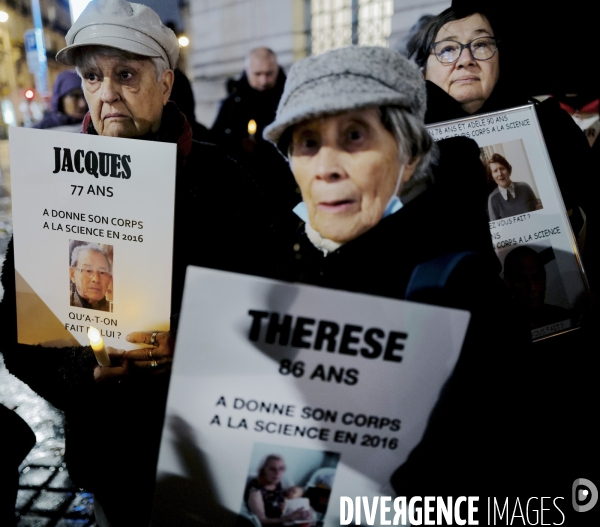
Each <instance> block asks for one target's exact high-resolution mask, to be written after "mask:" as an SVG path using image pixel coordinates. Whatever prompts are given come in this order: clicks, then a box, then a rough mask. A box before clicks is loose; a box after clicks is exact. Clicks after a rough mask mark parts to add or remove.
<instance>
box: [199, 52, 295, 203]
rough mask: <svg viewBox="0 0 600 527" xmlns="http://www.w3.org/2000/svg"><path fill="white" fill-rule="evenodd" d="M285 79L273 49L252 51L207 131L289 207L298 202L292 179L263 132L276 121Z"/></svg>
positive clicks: (268, 192) (230, 81)
mask: <svg viewBox="0 0 600 527" xmlns="http://www.w3.org/2000/svg"><path fill="white" fill-rule="evenodd" d="M284 84H285V73H284V72H283V70H282V69H281V67H280V66H279V64H278V63H277V57H276V56H275V53H274V52H273V50H271V49H269V48H266V47H259V48H255V49H253V50H251V51H250V52H249V53H248V55H246V58H245V61H244V71H243V73H242V75H241V77H240V78H239V79H237V80H234V79H231V80H229V81H228V82H227V92H228V93H229V95H228V96H227V97H226V98H225V99H223V101H221V107H220V109H219V113H218V115H217V118H216V119H215V122H214V124H213V127H212V130H211V132H212V133H213V140H214V141H215V142H216V143H217V144H219V145H221V146H222V147H224V148H225V150H226V151H227V153H228V154H229V155H231V156H232V157H234V158H235V159H237V160H238V161H239V162H240V163H241V164H242V166H243V167H244V168H245V169H246V170H247V171H248V172H249V173H250V174H251V175H253V176H254V178H255V180H257V181H259V182H260V184H261V187H262V188H263V189H264V190H265V192H266V193H267V194H269V195H270V197H271V198H272V201H273V202H276V203H277V204H278V205H280V206H282V207H285V208H289V209H291V208H292V207H293V206H294V205H295V204H296V203H297V202H298V201H299V194H298V193H297V192H296V184H295V182H294V178H293V176H292V174H291V172H290V170H289V166H288V164H287V162H286V161H285V160H284V159H283V157H282V156H281V155H280V154H279V153H278V152H277V149H276V148H275V147H274V146H273V145H272V144H271V143H269V142H268V141H265V140H264V139H263V137H262V133H263V130H264V129H265V127H266V126H267V125H268V124H270V123H272V122H273V121H274V120H275V113H276V112H277V105H278V104H279V99H281V95H282V93H283V86H284Z"/></svg>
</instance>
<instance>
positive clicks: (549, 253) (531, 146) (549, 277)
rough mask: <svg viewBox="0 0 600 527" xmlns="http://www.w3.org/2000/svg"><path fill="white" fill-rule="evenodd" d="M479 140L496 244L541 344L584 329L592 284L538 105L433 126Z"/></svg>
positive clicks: (434, 131)
mask: <svg viewBox="0 0 600 527" xmlns="http://www.w3.org/2000/svg"><path fill="white" fill-rule="evenodd" d="M427 129H428V131H429V133H430V134H431V136H432V137H433V139H434V140H436V141H438V140H440V139H445V138H447V137H454V136H461V135H462V136H466V137H470V138H471V139H474V140H475V141H476V142H477V144H478V145H479V147H480V150H481V160H482V162H483V164H484V166H486V171H487V178H488V190H489V196H488V199H487V210H488V215H489V219H490V235H491V237H492V243H493V244H494V247H495V249H496V253H497V254H498V258H499V259H500V261H501V262H502V264H503V277H504V281H505V282H506V284H507V286H508V288H509V289H510V291H511V293H512V295H513V297H514V298H515V300H516V301H517V302H518V303H519V304H520V306H521V308H522V309H523V310H524V311H526V312H527V313H528V314H529V320H530V325H531V335H532V338H533V339H534V340H536V339H540V338H544V337H547V336H550V335H554V334H558V333H561V332H563V331H566V330H568V329H570V328H573V327H575V326H577V325H578V324H579V323H580V320H581V315H582V310H583V308H584V306H585V304H586V300H587V294H586V293H587V282H586V279H585V274H584V272H583V268H582V266H581V263H580V256H579V252H578V249H577V243H576V241H575V237H574V236H573V231H572V230H571V225H570V223H569V218H568V216H567V212H566V211H565V206H564V203H563V200H562V196H561V194H560V190H559V188H558V184H557V183H556V177H555V175H554V171H553V168H552V164H551V163H550V158H549V156H548V151H547V149H546V145H545V143H544V140H543V138H542V133H541V130H540V126H539V123H538V120H537V116H536V113H535V110H534V107H533V105H529V106H523V107H519V108H514V109H511V110H506V111H504V112H496V113H491V114H485V115H478V116H475V117H470V118H467V119H461V120H456V121H448V122H444V123H437V124H432V125H430V126H428V127H427Z"/></svg>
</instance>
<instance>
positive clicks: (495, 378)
mask: <svg viewBox="0 0 600 527" xmlns="http://www.w3.org/2000/svg"><path fill="white" fill-rule="evenodd" d="M425 98H426V96H425V82H424V80H423V78H422V75H421V73H420V71H419V69H418V68H417V66H416V65H415V64H414V63H412V62H409V61H408V60H407V59H405V58H404V57H402V56H401V55H400V54H398V53H396V52H394V51H392V50H390V49H386V48H378V47H348V48H342V49H337V50H333V51H329V52H326V53H324V54H322V55H318V56H314V57H309V58H307V59H304V60H302V61H300V62H298V63H296V64H294V66H293V67H292V68H291V70H290V72H289V74H288V78H287V82H286V86H285V89H284V93H283V96H282V98H281V101H280V104H279V108H278V111H277V117H276V119H275V121H274V122H273V123H272V124H271V125H270V126H269V127H267V129H266V130H265V136H266V137H267V138H268V139H270V140H271V141H273V142H274V143H275V144H277V146H278V147H279V149H280V151H281V152H282V153H283V154H284V155H286V156H288V158H289V160H290V164H291V168H292V172H293V174H294V177H295V178H296V181H297V183H298V185H299V187H300V190H301V191H302V198H303V202H302V203H301V204H300V205H299V206H298V207H296V209H295V211H296V213H297V214H298V215H299V216H300V218H301V219H302V220H304V226H303V228H302V229H301V231H300V232H299V233H298V235H297V238H296V240H295V243H294V245H293V250H291V251H290V255H289V256H290V257H289V268H288V270H289V275H288V276H287V278H288V279H289V280H294V281H300V282H306V283H309V284H314V285H318V286H323V287H331V288H335V289H344V290H348V291H354V292H360V293H366V294H373V295H382V296H386V297H392V298H397V299H411V300H416V301H421V302H426V303H430V304H437V305H442V306H449V307H454V308H460V309H464V310H468V311H470V312H471V322H470V325H469V329H468V333H467V337H466V340H465V343H464V345H463V350H462V353H461V358H460V359H459V363H458V365H457V368H456V370H455V374H454V375H453V376H452V377H451V379H450V380H449V382H448V384H447V386H446V387H445V389H444V392H443V397H442V398H441V399H440V403H439V408H438V410H436V411H434V413H433V415H432V417H431V419H430V426H429V427H428V429H427V431H426V434H425V437H424V440H423V442H422V443H421V445H419V446H418V447H417V448H416V449H415V450H414V451H413V453H412V455H411V456H410V458H409V462H408V463H407V464H406V465H405V467H403V468H402V469H400V471H399V473H398V478H396V479H395V480H394V484H395V485H396V490H397V491H398V493H399V494H400V495H422V496H424V495H436V494H439V493H438V492H433V491H432V487H428V486H427V485H428V483H431V484H435V488H436V490H439V489H443V492H441V494H444V493H445V492H449V493H450V494H463V492H462V491H460V490H459V489H461V488H462V487H461V485H462V484H463V483H468V482H469V481H470V479H469V478H473V477H474V478H475V479H474V480H475V481H479V480H478V479H477V476H481V474H479V473H478V470H479V469H480V468H481V466H482V465H481V456H482V455H484V451H483V450H482V449H484V448H489V446H490V445H492V444H497V443H496V441H498V440H500V439H501V438H504V436H503V433H502V432H500V431H498V430H497V422H503V419H504V418H505V417H506V416H508V415H510V411H511V405H510V404H509V399H510V398H509V397H506V394H505V390H503V389H502V387H503V386H504V383H505V382H507V381H509V382H513V374H512V372H511V371H509V369H508V368H507V367H504V366H503V364H506V362H505V361H503V360H498V357H500V356H504V355H505V354H506V351H507V350H511V352H512V353H516V351H517V350H518V349H519V346H523V347H526V346H527V345H528V341H529V338H528V335H527V332H526V331H525V328H524V327H523V330H522V331H521V332H520V333H519V332H518V331H517V328H519V327H520V326H519V323H518V322H517V321H516V320H514V309H513V310H511V306H510V300H509V298H508V295H507V294H506V293H505V292H504V291H503V286H502V283H501V281H500V279H499V277H498V271H499V267H498V261H497V259H496V257H495V256H494V255H493V254H492V247H491V243H490V238H489V228H488V226H487V219H486V217H485V212H484V211H483V210H481V214H480V215H479V216H477V215H474V216H472V217H465V215H464V214H463V215H461V212H460V210H457V209H459V207H461V206H462V205H463V204H464V201H465V200H464V199H463V200H462V201H461V200H459V201H458V202H457V201H456V200H450V199H448V194H447V193H446V192H445V191H444V188H445V187H444V185H443V184H442V183H441V182H442V181H444V180H445V181H447V180H448V179H454V180H455V181H456V182H457V184H460V182H461V181H465V179H464V174H463V172H464V171H465V167H466V166H467V159H468V156H469V155H471V154H473V155H474V158H475V164H476V165H477V166H478V168H479V170H482V167H481V163H480V162H479V160H478V155H479V152H478V148H477V146H476V145H471V141H470V140H468V139H467V140H465V139H463V138H454V139H451V140H447V141H446V142H440V145H439V148H438V145H437V144H434V143H433V141H432V139H431V137H430V136H429V134H428V132H427V131H426V130H425V127H424V124H423V118H424V114H425ZM465 141H466V143H467V144H466V145H465ZM471 146H473V148H474V150H473V149H470V147H471ZM438 150H439V151H441V156H440V160H439V162H436V163H434V162H433V160H434V159H435V158H436V156H437V154H438ZM446 153H450V154H453V156H446V155H445V154H446ZM457 154H458V155H457ZM463 154H465V155H463ZM452 157H454V158H455V159H456V160H457V161H458V162H457V163H454V164H452V163H450V162H449V161H448V158H450V159H451V158H452ZM415 182H416V183H418V184H415ZM440 185H441V186H440ZM409 186H410V192H408V191H407V189H408V187H409ZM457 221H458V224H456V223H455V222H457ZM290 249H292V247H290ZM498 312H501V313H502V314H503V326H502V327H503V328H504V329H503V330H502V332H501V333H500V334H499V332H498V326H497V324H496V322H495V320H494V318H493V317H491V316H490V315H491V313H498ZM504 317H506V318H504ZM508 319H510V320H508ZM421 322H422V323H423V324H427V320H423V321H421ZM435 330H436V328H434V327H432V328H431V331H435ZM422 382H427V378H424V379H422ZM512 386H513V390H515V391H514V392H513V393H516V389H517V386H516V385H515V384H514V383H513V385H512ZM373 388H374V389H377V388H376V387H373ZM500 394H502V396H500ZM389 396H390V397H394V393H393V392H391V393H390V394H389ZM466 401H468V406H465V402H466ZM415 404H418V402H415ZM442 409H443V410H442ZM482 415H486V416H487V415H489V416H490V420H487V419H484V418H481V416H482ZM513 415H516V414H513ZM476 416H477V417H476ZM497 420H498V421H497ZM508 450H509V449H508V448H506V449H505V450H503V451H502V452H495V453H494V457H493V459H492V460H486V462H487V463H489V464H488V465H487V467H488V468H489V466H490V464H494V466H495V464H496V463H498V465H499V466H500V467H502V462H503V461H504V460H505V457H504V453H505V452H507V451H508ZM507 466H509V465H507ZM430 490H431V492H430Z"/></svg>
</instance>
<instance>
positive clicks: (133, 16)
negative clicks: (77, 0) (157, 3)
mask: <svg viewBox="0 0 600 527" xmlns="http://www.w3.org/2000/svg"><path fill="white" fill-rule="evenodd" d="M65 40H66V41H67V46H66V47H64V48H63V49H61V50H60V51H59V52H58V53H57V54H56V60H57V61H59V62H62V63H63V64H68V65H70V66H74V65H75V63H74V61H73V50H74V49H75V48H79V47H82V46H108V47H111V48H117V49H122V50H123V51H129V52H131V53H135V54H136V55H142V56H143V57H162V58H163V59H164V60H165V62H166V63H167V64H168V65H169V68H171V69H175V66H176V65H177V59H178V57H179V42H178V41H177V37H176V36H175V33H173V31H171V30H170V29H169V28H168V27H166V26H165V25H163V23H162V22H161V21H160V17H159V16H158V15H157V14H156V13H155V12H154V11H153V10H152V9H150V8H149V7H147V6H145V5H142V4H134V3H130V2H127V1H126V0H92V1H91V2H90V3H89V4H88V5H87V6H86V8H85V9H84V10H83V12H82V13H81V15H79V18H78V19H77V20H76V21H75V23H74V24H73V26H72V27H71V29H69V32H68V33H67V36H66V37H65Z"/></svg>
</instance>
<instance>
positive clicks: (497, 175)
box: [490, 163, 512, 188]
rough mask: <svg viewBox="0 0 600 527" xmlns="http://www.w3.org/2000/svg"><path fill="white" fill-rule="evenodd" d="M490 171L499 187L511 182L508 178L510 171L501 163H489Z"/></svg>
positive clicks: (508, 184)
mask: <svg viewBox="0 0 600 527" xmlns="http://www.w3.org/2000/svg"><path fill="white" fill-rule="evenodd" d="M490 172H491V173H492V177H493V178H494V181H495V182H496V184H497V185H498V186H499V187H501V188H508V187H510V184H511V183H512V181H511V180H510V172H509V170H508V168H506V167H505V166H504V165H503V164H502V163H490Z"/></svg>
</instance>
